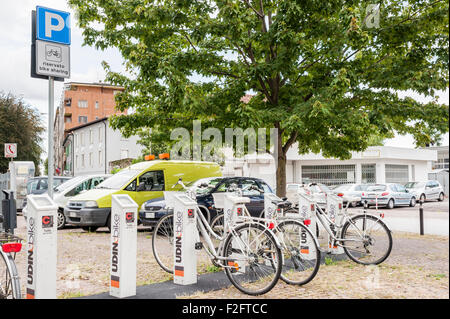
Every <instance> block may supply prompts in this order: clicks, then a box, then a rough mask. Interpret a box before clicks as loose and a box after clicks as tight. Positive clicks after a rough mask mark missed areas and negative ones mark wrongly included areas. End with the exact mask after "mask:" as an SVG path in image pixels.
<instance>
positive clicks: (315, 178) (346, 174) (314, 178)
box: [302, 165, 356, 185]
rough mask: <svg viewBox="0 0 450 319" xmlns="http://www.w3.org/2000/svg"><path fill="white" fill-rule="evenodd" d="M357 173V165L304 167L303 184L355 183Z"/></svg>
mask: <svg viewBox="0 0 450 319" xmlns="http://www.w3.org/2000/svg"><path fill="white" fill-rule="evenodd" d="M355 171H356V169H355V165H302V182H303V183H313V182H315V183H322V184H325V185H339V184H348V183H355V181H356V180H355Z"/></svg>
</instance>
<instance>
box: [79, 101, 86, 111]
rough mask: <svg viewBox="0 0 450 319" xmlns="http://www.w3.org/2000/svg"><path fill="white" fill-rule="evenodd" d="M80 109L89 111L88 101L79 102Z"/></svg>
mask: <svg viewBox="0 0 450 319" xmlns="http://www.w3.org/2000/svg"><path fill="white" fill-rule="evenodd" d="M78 107H79V108H80V109H87V107H88V101H86V100H78Z"/></svg>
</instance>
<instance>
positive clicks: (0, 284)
mask: <svg viewBox="0 0 450 319" xmlns="http://www.w3.org/2000/svg"><path fill="white" fill-rule="evenodd" d="M0 249H1V247H0ZM0 256H1V257H0V299H19V298H20V297H21V296H20V291H17V289H20V288H17V284H16V285H13V278H15V277H16V276H15V275H17V270H16V269H10V268H9V267H8V263H10V264H11V263H14V259H13V257H12V256H11V255H10V254H4V253H3V252H0ZM11 266H13V267H15V263H14V264H12V265H11ZM14 271H15V272H16V274H14V273H13V272H14Z"/></svg>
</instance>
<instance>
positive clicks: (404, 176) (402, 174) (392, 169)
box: [385, 164, 409, 184]
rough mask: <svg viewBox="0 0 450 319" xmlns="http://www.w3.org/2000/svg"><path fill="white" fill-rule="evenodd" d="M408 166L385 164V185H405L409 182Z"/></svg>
mask: <svg viewBox="0 0 450 319" xmlns="http://www.w3.org/2000/svg"><path fill="white" fill-rule="evenodd" d="M408 171H409V170H408V165H396V164H386V166H385V172H386V183H399V184H406V183H408V182H409V173H408Z"/></svg>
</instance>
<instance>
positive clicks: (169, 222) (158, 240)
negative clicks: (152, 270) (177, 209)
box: [152, 214, 174, 274]
mask: <svg viewBox="0 0 450 319" xmlns="http://www.w3.org/2000/svg"><path fill="white" fill-rule="evenodd" d="M152 250H153V255H154V256H155V259H156V261H157V262H158V264H159V265H160V266H161V268H162V269H164V270H165V271H167V272H168V273H171V274H173V267H174V262H173V214H167V215H166V216H164V217H163V218H161V219H160V220H159V221H158V224H156V227H155V229H154V230H153V235H152Z"/></svg>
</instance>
